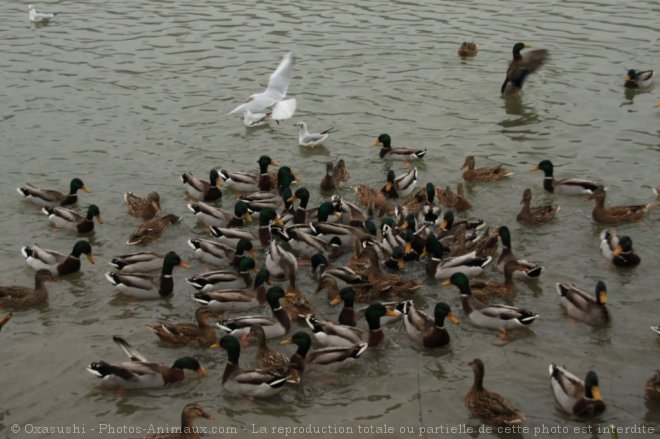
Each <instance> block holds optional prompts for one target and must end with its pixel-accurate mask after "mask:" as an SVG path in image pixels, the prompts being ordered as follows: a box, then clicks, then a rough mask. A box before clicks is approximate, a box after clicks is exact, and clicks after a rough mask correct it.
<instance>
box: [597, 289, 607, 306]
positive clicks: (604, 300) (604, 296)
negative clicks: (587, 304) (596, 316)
mask: <svg viewBox="0 0 660 439" xmlns="http://www.w3.org/2000/svg"><path fill="white" fill-rule="evenodd" d="M598 300H599V301H600V303H607V293H606V292H605V291H601V292H600V293H598Z"/></svg>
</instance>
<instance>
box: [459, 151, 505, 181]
mask: <svg viewBox="0 0 660 439" xmlns="http://www.w3.org/2000/svg"><path fill="white" fill-rule="evenodd" d="M474 166H475V161H474V156H473V155H469V156H467V157H465V162H464V163H463V166H461V171H463V180H465V181H495V180H501V179H502V178H505V177H509V176H511V175H513V172H509V171H507V170H506V169H504V168H503V167H502V165H499V166H497V167H495V168H476V169H475V167H474Z"/></svg>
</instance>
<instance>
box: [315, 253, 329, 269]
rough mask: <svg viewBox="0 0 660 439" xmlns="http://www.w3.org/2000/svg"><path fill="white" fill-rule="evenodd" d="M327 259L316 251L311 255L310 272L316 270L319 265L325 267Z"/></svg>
mask: <svg viewBox="0 0 660 439" xmlns="http://www.w3.org/2000/svg"><path fill="white" fill-rule="evenodd" d="M327 266H328V260H327V259H326V258H325V256H323V255H322V254H321V253H316V254H315V255H314V256H312V273H315V272H316V269H317V268H319V267H327Z"/></svg>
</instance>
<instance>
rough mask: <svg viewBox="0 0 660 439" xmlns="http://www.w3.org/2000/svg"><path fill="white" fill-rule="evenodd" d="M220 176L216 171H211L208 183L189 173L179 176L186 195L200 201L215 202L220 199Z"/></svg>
mask: <svg viewBox="0 0 660 439" xmlns="http://www.w3.org/2000/svg"><path fill="white" fill-rule="evenodd" d="M221 181H222V180H221V179H220V174H219V173H218V171H217V170H216V169H211V171H210V173H209V181H204V180H200V179H199V178H197V177H195V176H194V175H192V174H191V173H189V172H186V173H184V174H182V175H181V182H183V184H185V185H186V191H187V192H188V195H190V196H191V197H193V198H195V199H196V200H200V201H216V200H219V199H221V198H222V192H220V188H219V186H220V185H221Z"/></svg>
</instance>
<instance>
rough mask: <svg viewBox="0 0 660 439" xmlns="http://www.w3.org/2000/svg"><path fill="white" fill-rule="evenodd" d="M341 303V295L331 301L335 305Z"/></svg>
mask: <svg viewBox="0 0 660 439" xmlns="http://www.w3.org/2000/svg"><path fill="white" fill-rule="evenodd" d="M340 303H341V296H336V297H335V298H334V299H332V300H331V301H330V305H332V306H335V305H339V304H340Z"/></svg>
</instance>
